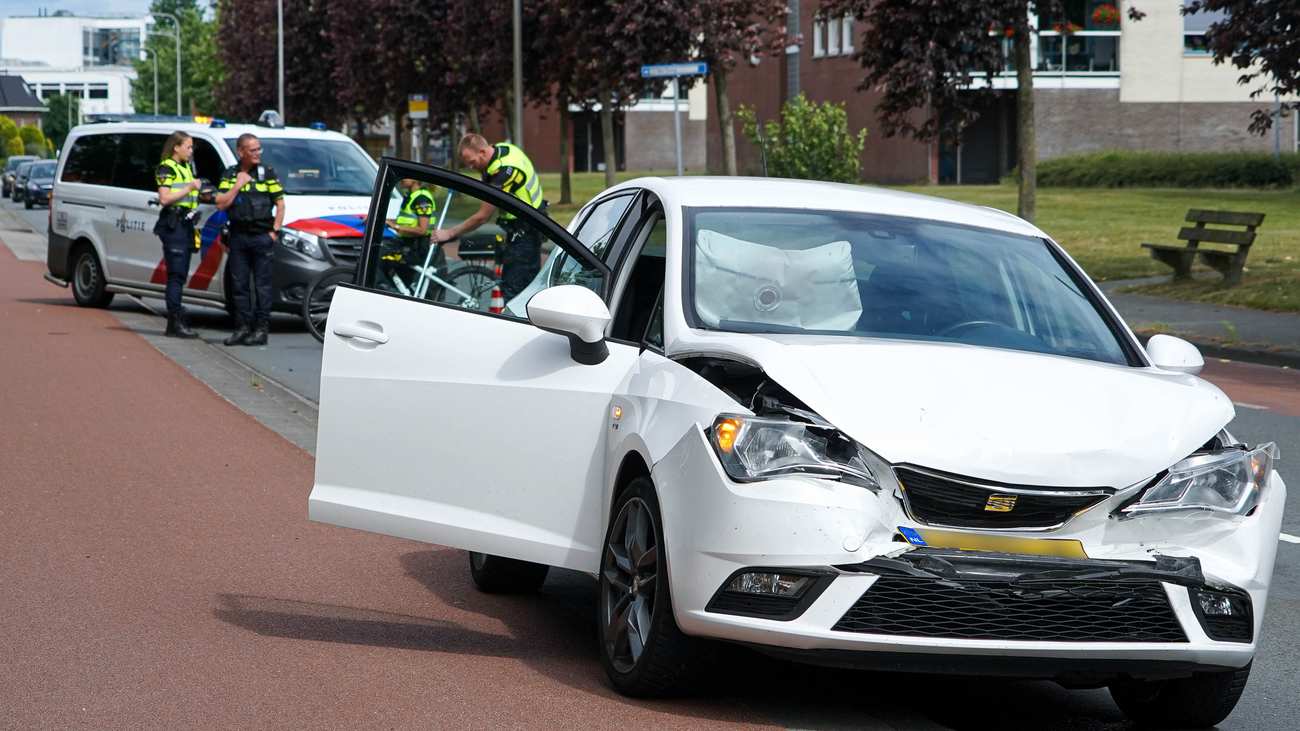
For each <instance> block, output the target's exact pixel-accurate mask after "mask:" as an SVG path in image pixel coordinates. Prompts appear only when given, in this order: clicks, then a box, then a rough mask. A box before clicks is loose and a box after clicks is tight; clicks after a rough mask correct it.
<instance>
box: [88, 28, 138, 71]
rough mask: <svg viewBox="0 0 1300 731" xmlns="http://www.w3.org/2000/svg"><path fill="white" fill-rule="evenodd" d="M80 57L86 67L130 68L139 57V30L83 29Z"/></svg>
mask: <svg viewBox="0 0 1300 731" xmlns="http://www.w3.org/2000/svg"><path fill="white" fill-rule="evenodd" d="M81 55H82V62H83V64H84V65H86V66H130V65H132V64H133V63H134V62H135V61H136V59H138V58H139V57H140V29H139V28H83V29H82V30H81Z"/></svg>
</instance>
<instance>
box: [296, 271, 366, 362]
mask: <svg viewBox="0 0 1300 731" xmlns="http://www.w3.org/2000/svg"><path fill="white" fill-rule="evenodd" d="M356 271H357V270H356V268H355V267H350V266H336V267H330V268H329V269H326V270H325V271H323V272H321V274H320V276H318V277H316V278H315V279H313V280H311V282H310V283H308V284H307V291H306V292H305V293H303V296H302V322H303V324H304V325H306V327H307V332H309V333H311V335H312V337H314V338H316V341H317V342H321V343H323V342H325V323H326V321H327V318H328V316H329V311H330V303H331V302H332V301H333V300H334V290H335V289H337V288H338V286H339V285H340V284H343V283H344V282H351V281H352V280H353V279H355V278H356Z"/></svg>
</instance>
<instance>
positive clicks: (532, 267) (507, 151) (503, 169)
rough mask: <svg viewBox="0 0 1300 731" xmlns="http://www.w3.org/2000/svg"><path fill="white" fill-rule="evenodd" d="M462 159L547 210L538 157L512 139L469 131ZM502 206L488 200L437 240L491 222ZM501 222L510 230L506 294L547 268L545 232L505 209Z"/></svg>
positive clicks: (504, 266) (504, 281)
mask: <svg viewBox="0 0 1300 731" xmlns="http://www.w3.org/2000/svg"><path fill="white" fill-rule="evenodd" d="M459 150H460V159H461V162H463V163H464V164H465V166H466V167H470V168H473V169H474V170H477V171H479V172H480V173H482V174H483V182H485V183H487V184H488V185H492V186H495V187H497V188H500V189H501V190H503V191H505V192H506V193H509V194H511V195H513V196H515V197H516V198H518V199H519V200H521V201H523V202H524V203H526V204H528V205H530V206H532V207H533V208H537V209H540V210H541V211H543V212H545V210H546V207H545V203H546V202H545V201H543V200H542V181H541V178H539V177H538V176H537V172H536V171H535V170H534V169H533V163H532V161H531V160H529V159H528V156H527V155H525V154H524V151H523V150H521V149H519V148H518V147H516V146H514V145H512V144H510V143H508V142H501V143H498V144H495V145H489V144H488V141H487V140H486V139H484V138H483V136H482V135H478V134H473V133H470V134H467V135H465V136H464V137H463V138H461V140H460V145H459ZM495 212H496V206H494V205H492V204H491V203H488V202H486V201H484V202H483V203H482V205H480V206H479V209H478V210H477V211H475V212H474V213H473V214H472V215H471V216H470V217H469V218H467V219H465V220H464V221H462V222H461V223H459V224H457V225H456V226H454V227H452V228H440V229H438V230H436V231H434V232H433V234H432V237H431V238H432V240H433V243H434V244H441V243H445V242H447V241H450V240H452V239H454V238H457V237H459V236H462V235H464V234H467V233H469V232H470V231H473V230H474V229H476V228H478V227H479V226H482V225H483V224H485V223H487V222H488V221H489V220H490V219H491V218H492V214H493V213H495ZM497 224H498V225H499V226H501V228H502V229H504V230H505V232H506V237H507V240H506V247H505V252H504V254H503V256H502V259H501V265H502V282H501V291H502V294H503V295H504V296H505V298H506V300H509V299H510V298H512V297H514V296H515V295H517V294H519V293H520V292H522V291H524V289H526V288H527V287H528V284H529V283H530V282H532V281H533V277H535V276H537V272H538V271H540V270H541V266H542V264H541V245H542V237H541V233H540V232H538V231H537V230H535V229H534V228H533V227H532V226H528V225H526V224H524V223H523V222H521V221H519V220H518V219H516V217H515V216H514V215H512V214H509V213H506V212H504V211H503V212H502V213H501V215H499V216H498V217H497Z"/></svg>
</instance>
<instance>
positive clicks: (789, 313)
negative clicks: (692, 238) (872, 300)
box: [695, 230, 862, 330]
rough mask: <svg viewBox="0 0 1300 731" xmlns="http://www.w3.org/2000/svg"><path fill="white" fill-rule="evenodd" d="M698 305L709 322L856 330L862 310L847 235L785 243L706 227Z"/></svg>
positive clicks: (699, 256) (700, 241) (698, 265)
mask: <svg viewBox="0 0 1300 731" xmlns="http://www.w3.org/2000/svg"><path fill="white" fill-rule="evenodd" d="M695 311H696V313H697V314H698V315H699V317H700V319H701V320H703V321H704V323H705V324H706V325H708V326H709V327H718V326H719V323H721V322H723V321H726V320H730V321H739V322H749V323H760V324H768V325H782V326H787V327H796V328H802V329H805V330H851V329H852V328H853V326H854V325H855V324H856V323H857V321H858V318H859V317H860V316H861V314H862V299H861V297H860V296H859V295H858V284H857V277H856V276H855V274H854V270H853V250H852V247H851V246H850V245H849V242H847V241H832V242H831V243H828V244H822V245H820V246H814V247H812V248H808V249H797V250H790V249H781V248H777V247H775V246H768V245H764V244H758V243H754V242H752V241H744V240H741V239H737V238H733V237H731V236H726V235H724V234H720V233H718V232H717V231H709V230H701V231H700V232H699V234H698V236H697V238H696V255H695Z"/></svg>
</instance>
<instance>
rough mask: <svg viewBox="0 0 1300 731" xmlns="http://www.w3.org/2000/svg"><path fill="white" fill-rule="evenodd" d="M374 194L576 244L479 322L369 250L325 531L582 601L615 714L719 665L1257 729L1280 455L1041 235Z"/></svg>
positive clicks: (865, 197)
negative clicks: (1235, 426)
mask: <svg viewBox="0 0 1300 731" xmlns="http://www.w3.org/2000/svg"><path fill="white" fill-rule="evenodd" d="M380 175H381V184H380V185H378V186H376V195H377V196H378V198H377V199H376V200H375V201H374V202H373V203H372V206H374V207H375V208H374V209H375V210H379V209H380V207H381V206H383V205H384V203H385V200H386V197H387V196H388V194H389V191H391V190H392V189H393V187H394V186H395V185H396V184H397V181H398V180H401V179H405V178H411V179H416V180H421V181H424V182H425V183H429V184H433V185H437V186H439V187H443V188H446V189H448V190H452V191H455V193H456V195H457V196H458V197H460V198H461V199H462V203H464V202H465V200H466V199H468V200H470V201H473V202H478V201H482V202H486V203H489V204H491V205H492V206H494V207H496V208H497V209H498V210H500V211H501V212H502V213H505V214H508V215H511V216H514V217H516V220H515V221H514V222H513V223H512V228H514V229H515V230H519V229H520V228H523V227H528V228H529V229H530V230H531V232H532V235H533V236H535V237H536V238H537V239H538V240H549V241H551V242H553V243H554V244H555V249H554V250H553V251H552V253H551V256H550V258H548V260H547V263H546V266H545V267H544V268H543V269H542V270H541V272H540V273H539V275H538V276H537V278H536V280H535V281H534V285H533V286H532V287H530V288H529V289H528V290H525V291H524V292H523V293H522V294H520V295H518V296H516V297H514V298H513V299H512V300H511V302H509V303H507V306H506V308H505V311H503V312H501V313H500V314H490V313H483V312H478V311H474V310H471V309H465V308H459V307H454V306H447V305H445V304H439V303H436V302H431V301H422V300H416V299H414V298H410V297H404V296H401V295H398V294H396V293H394V292H391V291H388V290H386V289H385V288H384V284H385V283H386V282H385V280H384V277H383V274H384V272H385V270H386V262H385V260H384V259H383V258H382V250H381V246H382V244H383V241H384V239H383V238H382V227H381V226H378V225H377V223H378V222H372V223H371V225H370V226H369V227H368V230H367V234H366V238H365V242H364V243H365V246H364V254H363V257H362V260H361V261H362V263H361V268H360V270H359V271H358V275H357V277H356V280H355V283H354V284H345V285H341V286H339V287H338V288H337V290H336V291H335V293H334V298H333V302H332V305H331V308H330V311H329V319H328V322H327V323H326V335H325V347H324V352H323V356H322V361H321V384H320V412H319V421H318V428H317V449H316V476H315V485H314V487H313V489H312V492H311V496H310V498H309V499H308V514H309V516H310V518H311V519H313V520H317V521H321V522H325V523H331V524H335V525H340V526H345V527H350V528H356V529H360V530H366V531H373V532H378V533H385V534H389V535H394V536H399V537H403V538H408V539H414V540H420V541H427V542H430V543H435V544H439V545H443V546H452V547H457V548H461V549H465V550H466V551H468V552H469V556H468V563H469V567H468V568H469V570H470V574H471V576H472V578H473V580H474V582H475V584H476V585H477V586H478V587H479V588H480V589H481V590H484V591H489V592H527V591H532V590H536V589H537V588H538V587H540V586H541V584H542V582H543V581H544V580H545V578H546V575H547V571H548V567H550V566H559V567H563V568H567V569H572V570H577V571H581V572H585V573H587V574H589V575H591V576H593V577H595V578H596V582H595V583H596V587H597V593H598V596H597V598H596V602H595V603H596V605H597V607H598V611H597V612H596V615H597V616H596V617H595V619H596V620H597V621H598V623H599V633H598V635H597V636H598V637H599V638H600V639H599V640H598V641H597V642H596V643H593V645H596V646H597V647H598V649H597V650H596V651H597V652H599V654H600V657H601V661H602V664H603V665H604V669H605V672H606V674H607V676H608V678H609V680H610V683H611V684H612V685H613V686H614V688H616V689H617V690H618V691H620V692H622V693H625V694H628V695H633V696H654V695H661V694H665V693H672V692H675V691H678V690H681V689H682V688H683V687H684V686H685V687H689V682H690V680H691V674H690V673H689V672H688V671H689V669H690V668H692V667H698V666H697V665H696V662H695V661H696V658H697V653H698V652H699V650H700V649H702V648H701V642H702V641H703V640H722V641H728V642H734V643H740V644H744V645H747V646H750V647H753V648H756V649H758V650H761V651H763V652H766V653H770V654H772V655H775V656H778V657H784V658H791V659H795V660H801V661H806V662H810V663H821V664H828V665H836V666H858V667H864V668H877V669H882V668H883V669H888V670H889V671H891V672H897V671H904V670H912V671H919V672H940V673H956V674H969V675H984V674H1002V675H1009V676H1019V677H1042V678H1051V679H1054V680H1056V681H1058V682H1060V683H1061V684H1062V685H1065V686H1066V687H1084V688H1100V687H1107V686H1108V687H1109V689H1110V692H1111V695H1112V697H1113V698H1114V700H1115V702H1116V704H1117V705H1118V706H1119V708H1120V709H1121V710H1122V711H1123V712H1124V713H1125V714H1127V715H1128V716H1129V717H1130V718H1132V719H1134V720H1136V721H1138V722H1139V723H1141V724H1144V725H1148V724H1160V725H1167V726H1171V727H1177V728H1189V727H1202V726H1211V725H1214V724H1216V723H1218V722H1219V721H1221V720H1222V719H1223V718H1224V717H1226V716H1227V715H1228V713H1229V712H1231V710H1232V708H1233V707H1234V706H1235V705H1236V703H1237V700H1238V698H1239V697H1240V695H1241V692H1242V689H1243V688H1244V687H1245V685H1246V681H1247V678H1248V676H1249V674H1250V668H1251V661H1252V659H1253V658H1254V656H1255V654H1256V650H1257V647H1258V646H1259V643H1260V641H1261V637H1262V635H1261V632H1260V629H1261V623H1262V620H1263V615H1264V609H1265V606H1266V605H1267V602H1268V595H1269V587H1270V584H1271V582H1272V579H1273V564H1274V558H1275V556H1276V553H1277V550H1278V533H1279V530H1280V525H1281V522H1282V516H1283V508H1284V506H1285V504H1286V498H1287V494H1286V486H1285V485H1284V484H1283V482H1282V478H1281V477H1280V476H1279V475H1278V474H1277V473H1276V472H1275V471H1274V469H1273V462H1274V460H1275V459H1276V457H1277V451H1276V447H1275V446H1274V445H1273V444H1272V443H1267V442H1265V443H1253V444H1246V443H1243V442H1242V441H1241V440H1239V439H1237V438H1235V437H1234V436H1233V435H1232V434H1230V433H1229V432H1228V431H1227V427H1228V425H1229V422H1231V421H1232V419H1233V417H1234V410H1233V404H1232V401H1231V400H1230V399H1229V398H1228V397H1227V396H1226V395H1225V394H1224V393H1223V392H1222V391H1220V390H1219V389H1218V388H1217V387H1215V386H1214V385H1212V384H1210V383H1209V382H1207V381H1205V380H1202V379H1201V378H1199V377H1198V376H1197V373H1198V372H1199V371H1200V369H1201V367H1202V366H1203V365H1204V362H1203V360H1202V358H1201V355H1200V353H1199V352H1198V351H1197V350H1196V348H1195V347H1193V346H1192V345H1191V344H1189V343H1187V342H1185V341H1182V340H1179V339H1177V338H1173V337H1170V336H1167V335H1156V336H1154V337H1152V338H1151V339H1150V340H1149V341H1148V342H1147V343H1145V345H1144V344H1143V343H1142V342H1140V341H1139V340H1138V338H1137V337H1136V336H1135V335H1134V334H1133V332H1132V331H1131V330H1130V329H1129V328H1128V327H1127V326H1126V325H1125V324H1124V322H1123V321H1122V320H1121V319H1120V317H1119V315H1118V314H1117V312H1116V311H1115V309H1114V308H1113V307H1112V306H1111V305H1110V303H1108V302H1107V301H1106V298H1105V296H1104V294H1103V293H1102V292H1101V290H1100V289H1099V288H1098V287H1097V286H1096V285H1095V284H1094V283H1093V282H1092V280H1091V279H1089V277H1088V276H1087V275H1086V274H1085V273H1084V271H1083V270H1082V269H1081V268H1080V267H1079V266H1078V264H1076V263H1075V262H1074V261H1073V260H1072V259H1071V258H1070V256H1069V255H1068V254H1067V253H1066V252H1065V250H1064V249H1063V248H1062V247H1061V246H1059V245H1058V244H1057V243H1056V242H1054V241H1052V240H1051V238H1050V237H1048V235H1047V234H1045V233H1044V232H1043V231H1041V230H1039V229H1038V228H1035V227H1034V226H1033V225H1032V224H1030V223H1028V222H1026V221H1024V220H1021V219H1019V218H1016V217H1015V216H1012V215H1010V214H1007V213H1004V212H1002V211H997V210H994V209H991V208H984V207H979V206H970V205H964V204H959V203H954V202H952V201H947V200H942V199H938V198H931V197H927V196H917V195H911V194H906V193H901V192H896V191H888V190H878V189H871V188H865V187H861V186H856V185H836V184H831V183H819V182H809V181H794V180H778V179H744V178H740V179H738V178H723V179H716V178H707V177H688V178H670V179H663V178H642V179H638V180H632V181H629V182H626V183H623V184H621V185H619V186H616V187H614V188H611V189H610V190H607V191H605V192H604V193H602V194H601V195H599V196H597V197H596V199H595V200H593V201H592V202H591V203H589V204H588V205H587V206H586V207H585V208H584V209H583V210H582V211H580V212H579V214H578V216H577V217H576V218H575V219H574V222H573V224H571V226H570V229H569V230H567V231H566V230H564V229H562V228H560V227H559V226H558V225H557V224H556V223H555V222H553V221H551V220H549V219H548V218H546V217H545V216H544V215H543V214H542V213H540V212H538V211H536V210H534V209H532V208H530V207H528V206H527V205H525V204H523V203H521V202H520V201H519V200H518V199H517V198H513V197H511V196H508V195H506V194H504V193H502V192H501V191H499V190H496V189H493V188H490V187H488V186H485V185H484V184H482V183H480V182H478V181H475V180H471V179H469V178H465V177H463V176H459V175H456V174H454V173H451V172H448V171H445V170H439V169H437V168H433V167H429V166H422V165H417V164H412V163H406V162H402V161H396V160H390V159H387V158H386V159H385V160H383V161H382V164H381V168H380ZM484 434H491V435H492V444H490V445H488V444H485V442H484V440H483V435H484ZM501 444H506V445H510V451H511V454H510V455H509V457H508V458H501V456H500V450H499V449H498V445H501ZM410 455H418V456H419V458H416V459H412V458H410ZM593 649H595V648H593ZM715 672H720V671H718V670H715ZM1007 693H1008V694H1010V695H1014V693H1015V691H1014V690H1013V689H1011V688H1008V690H1007Z"/></svg>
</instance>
